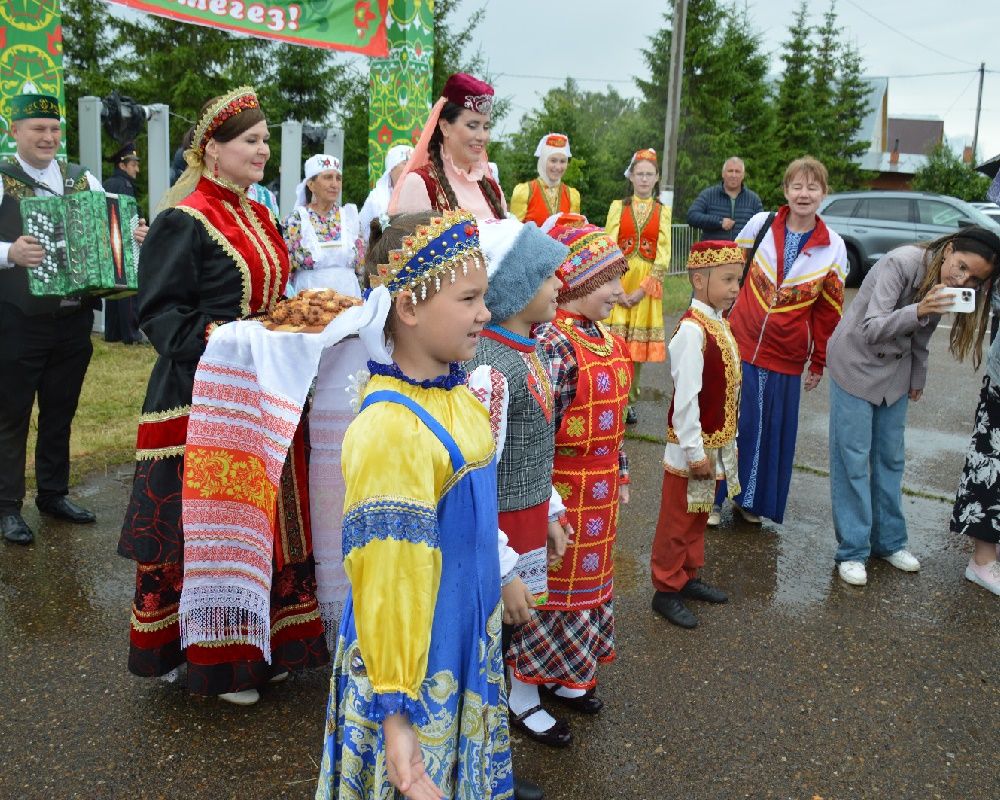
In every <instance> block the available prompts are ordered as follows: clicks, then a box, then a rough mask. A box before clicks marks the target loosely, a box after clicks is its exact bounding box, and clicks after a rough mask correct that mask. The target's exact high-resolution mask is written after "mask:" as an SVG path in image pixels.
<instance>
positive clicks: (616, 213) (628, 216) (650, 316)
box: [604, 196, 670, 362]
mask: <svg viewBox="0 0 1000 800" xmlns="http://www.w3.org/2000/svg"><path fill="white" fill-rule="evenodd" d="M604 229H605V232H606V233H607V234H608V236H610V237H611V238H612V239H615V240H616V241H617V242H618V246H619V247H620V248H621V250H622V253H624V254H625V257H626V258H627V259H628V266H629V269H628V272H626V273H625V275H624V276H623V277H622V288H623V289H624V290H625V293H626V294H631V293H632V292H634V291H636V290H637V289H639V288H640V287H641V288H642V289H644V290H645V292H646V295H645V296H644V297H643V298H642V300H640V301H639V302H638V303H637V304H636V305H634V306H632V307H631V308H625V307H624V306H620V305H618V306H615V307H614V309H613V310H612V312H611V316H610V317H608V319H607V320H606V321H607V323H608V325H610V326H611V330H612V331H613V332H614V333H616V334H618V335H619V336H621V337H622V338H623V339H624V340H625V341H626V342H627V343H628V349H629V352H630V353H631V354H632V360H633V361H639V362H644V361H664V360H665V359H666V345H665V343H664V330H663V277H664V275H665V274H666V272H667V270H668V269H669V268H670V209H669V208H668V207H667V206H664V205H661V204H660V203H658V202H656V200H654V199H653V198H648V199H646V200H643V199H642V198H639V197H635V196H633V197H632V198H631V201H630V202H629V203H628V204H625V203H623V202H622V201H621V200H615V201H614V202H613V203H612V204H611V208H609V209H608V219H607V223H606V225H605V227H604Z"/></svg>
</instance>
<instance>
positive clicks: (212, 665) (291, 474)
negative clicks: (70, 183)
mask: <svg viewBox="0 0 1000 800" xmlns="http://www.w3.org/2000/svg"><path fill="white" fill-rule="evenodd" d="M269 155H270V150H269V147H268V130H267V123H266V121H265V119H264V114H263V112H262V111H261V109H260V104H259V103H258V101H257V97H256V95H255V94H254V92H253V90H252V89H251V88H249V87H242V88H240V89H236V90H234V91H232V92H230V93H228V94H226V95H223V96H220V97H216V98H214V99H213V100H210V101H209V102H208V103H207V104H206V105H205V107H204V108H203V109H202V113H201V116H200V117H199V121H198V124H197V125H196V126H195V129H194V135H193V138H192V143H191V147H190V148H189V149H188V150H187V151H186V152H185V159H186V160H187V163H188V165H189V166H188V169H187V170H186V172H185V173H184V174H183V175H182V176H181V178H180V179H179V180H178V181H177V183H176V184H174V187H173V188H172V189H171V191H170V193H169V194H168V195H167V198H166V201H165V205H166V206H167V207H166V208H165V210H164V211H162V212H161V213H160V214H159V216H157V218H156V220H155V222H154V223H153V225H152V226H151V227H150V231H149V236H148V237H147V243H148V244H149V246H148V247H144V248H143V251H142V254H141V256H140V259H139V298H138V311H139V323H140V327H141V328H142V330H143V332H144V333H145V334H146V335H147V336H148V337H149V340H150V342H151V343H152V345H153V347H154V348H155V349H156V351H157V353H158V354H159V358H158V359H157V361H156V364H155V365H154V367H153V371H152V374H151V375H150V378H149V385H148V387H147V390H146V398H145V401H144V402H143V406H142V417H141V419H140V423H139V431H138V436H137V444H136V449H137V452H136V461H137V464H136V471H135V478H134V482H133V484H132V496H131V499H130V500H129V504H128V509H127V511H126V514H125V522H124V525H123V526H122V534H121V538H120V540H119V543H118V552H119V554H120V555H123V556H125V557H126V558H131V559H132V560H133V561H135V562H136V590H135V599H134V602H133V605H132V620H131V631H130V649H129V660H128V667H129V670H130V671H131V672H133V673H134V674H136V675H141V676H145V677H156V676H160V677H164V678H166V679H168V680H176V679H177V678H178V677H180V676H181V675H183V673H184V669H183V667H184V666H185V665H186V667H187V669H186V683H187V687H188V689H189V690H190V691H191V692H193V693H195V694H203V695H219V696H220V697H221V698H222V699H224V700H227V701H229V702H234V703H238V704H242V705H248V704H250V703H253V702H256V700H257V699H258V698H259V694H258V692H257V689H258V687H260V686H261V685H263V684H264V683H266V682H268V681H269V680H272V681H273V680H275V679H281V678H282V677H283V676H286V675H287V674H288V671H289V670H291V669H302V668H307V667H315V666H319V665H321V664H325V663H326V662H327V661H328V660H329V653H328V651H327V648H326V644H325V642H324V638H323V626H322V622H321V621H320V617H319V611H318V608H317V603H316V580H315V569H314V563H313V557H312V548H311V541H310V532H309V515H308V509H309V502H308V496H307V494H306V487H307V485H308V480H307V476H306V464H305V448H304V438H303V436H302V431H301V429H300V430H299V432H298V433H297V434H296V437H295V440H294V442H293V444H292V448H291V452H290V454H289V458H288V460H287V461H286V465H285V472H284V474H283V475H282V480H281V487H280V491H279V497H278V505H277V509H276V513H275V519H274V526H275V528H274V534H275V535H274V542H275V551H276V556H275V559H274V564H273V566H272V569H273V570H274V573H273V575H272V584H271V585H272V591H271V643H272V658H271V663H270V664H268V663H267V662H266V661H265V660H264V658H263V654H262V653H261V651H260V650H259V649H258V648H256V647H254V646H252V645H249V644H242V643H239V642H234V643H230V644H224V645H222V646H219V645H214V646H211V647H209V646H202V645H192V646H189V647H187V648H186V649H183V650H182V648H181V643H180V631H179V627H178V605H179V601H180V595H181V585H182V580H183V566H184V565H183V555H184V530H183V526H182V524H181V489H182V482H183V455H184V442H185V438H186V433H187V422H188V414H189V413H190V410H191V401H192V393H193V388H194V375H195V370H196V368H197V366H198V360H199V358H200V357H201V355H202V353H203V352H204V351H205V346H206V342H207V341H208V338H209V336H210V335H211V332H212V331H213V330H214V329H215V328H216V327H217V326H218V325H221V324H224V323H226V322H230V321H232V320H237V319H246V318H248V317H251V316H254V315H257V314H262V313H266V312H268V311H269V310H270V309H271V308H273V306H274V304H275V303H276V302H277V301H278V299H279V298H280V297H281V296H282V295H283V293H284V291H285V284H286V282H287V280H288V274H289V264H288V251H287V249H286V247H285V244H284V241H283V240H282V238H281V234H280V233H279V232H278V230H277V228H276V227H275V225H274V222H273V221H272V219H271V215H270V212H269V211H268V210H267V209H266V208H265V207H264V206H262V205H260V204H259V203H257V202H255V201H253V200H250V199H248V198H247V195H246V188H247V186H249V185H250V184H251V183H254V182H257V181H260V180H261V178H262V177H263V174H264V165H265V164H266V163H267V160H268V157H269Z"/></svg>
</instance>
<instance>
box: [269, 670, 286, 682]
mask: <svg viewBox="0 0 1000 800" xmlns="http://www.w3.org/2000/svg"><path fill="white" fill-rule="evenodd" d="M289 674H290V673H289V672H288V670H287V669H286V670H283V671H282V672H276V673H275V674H274V675H272V676H271V677H270V678H269V679H268V681H267V682H268V683H284V682H285V681H287V680H288V676H289Z"/></svg>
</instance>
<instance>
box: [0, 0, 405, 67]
mask: <svg viewBox="0 0 1000 800" xmlns="http://www.w3.org/2000/svg"><path fill="white" fill-rule="evenodd" d="M3 2H4V3H7V2H10V0H3ZM111 2H113V3H117V4H118V5H123V6H128V7H129V8H134V9H137V10H139V11H145V12H147V13H149V14H156V15H158V16H161V17H169V18H170V19H176V20H178V21H180V22H192V23H195V24H196V25H206V26H208V27H210V28H225V29H226V30H230V31H239V32H240V33H245V34H247V35H249V36H257V37H259V38H263V39H277V40H279V41H282V42H291V43H293V44H303V45H310V46H312V47H325V48H327V49H329V50H349V51H351V52H353V53H362V54H364V55H367V56H379V57H381V56H385V55H386V54H387V53H388V45H387V40H386V33H385V18H386V7H387V6H388V4H389V0H297V2H286V1H285V0H262V1H261V2H244V0H111Z"/></svg>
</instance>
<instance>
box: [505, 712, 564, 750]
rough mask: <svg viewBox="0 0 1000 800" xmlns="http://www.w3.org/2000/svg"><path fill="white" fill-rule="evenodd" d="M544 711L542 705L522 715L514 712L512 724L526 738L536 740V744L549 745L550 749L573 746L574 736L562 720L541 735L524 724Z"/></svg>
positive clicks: (511, 718)
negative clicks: (537, 713) (532, 716)
mask: <svg viewBox="0 0 1000 800" xmlns="http://www.w3.org/2000/svg"><path fill="white" fill-rule="evenodd" d="M544 710H545V709H543V708H542V707H541V705H537V706H532V707H531V708H529V709H528V710H527V711H523V712H521V713H520V714H515V713H514V712H513V711H512V712H511V713H510V724H511V725H512V726H513V727H514V728H516V729H517V730H519V731H521V733H523V734H524V735H525V736H527V737H529V738H531V739H534V740H535V741H536V742H541V743H542V744H547V745H548V746H549V747H569V746H570V745H571V744H573V734H572V733H571V732H570V729H569V725H567V724H566V723H565V722H564V721H563V720H561V719H557V720H556V721H555V723H554V724H553V725H552V727H551V728H549V729H548V730H547V731H542V732H541V733H539V732H538V731H533V730H532V729H531V728H529V727H528V726H527V725H526V724H525V723H524V721H525V720H526V719H527V718H528V717H530V716H531V715H532V714H534V713H535V712H536V711H544Z"/></svg>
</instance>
